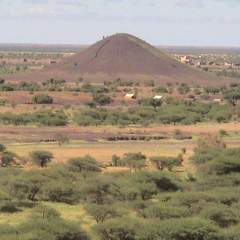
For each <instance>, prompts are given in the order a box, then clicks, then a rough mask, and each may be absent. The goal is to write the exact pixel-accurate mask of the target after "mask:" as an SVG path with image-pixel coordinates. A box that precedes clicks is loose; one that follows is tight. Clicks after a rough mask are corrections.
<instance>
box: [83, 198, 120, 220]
mask: <svg viewBox="0 0 240 240" xmlns="http://www.w3.org/2000/svg"><path fill="white" fill-rule="evenodd" d="M84 209H85V211H86V212H87V213H88V214H89V215H90V216H91V217H92V218H93V219H94V220H95V221H96V222H97V223H99V222H104V221H106V220H107V219H110V218H115V217H118V216H119V213H118V211H117V210H116V206H111V205H110V206H109V204H100V205H99V204H96V203H91V204H87V205H85V207H84Z"/></svg>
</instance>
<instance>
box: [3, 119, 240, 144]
mask: <svg viewBox="0 0 240 240" xmlns="http://www.w3.org/2000/svg"><path fill="white" fill-rule="evenodd" d="M176 129H179V130H180V131H181V132H183V133H186V134H189V135H191V136H192V135H198V136H199V135H203V134H208V133H209V134H216V133H218V132H219V130H221V129H224V130H225V131H226V132H227V133H234V134H240V123H223V124H217V123H214V124H201V125H200V124H199V125H190V126H182V125H175V126H174V125H169V126H164V125H161V126H151V127H127V128H117V127H106V126H105V127H104V126H99V127H78V126H66V127H30V126H1V127H0V140H1V141H4V142H47V141H52V140H53V138H54V135H55V134H56V133H59V132H60V133H62V134H64V135H66V136H68V137H69V139H72V140H84V141H91V142H93V141H96V140H98V139H104V140H108V138H112V137H126V136H128V137H129V139H130V140H131V137H137V138H139V137H141V136H145V137H146V136H156V137H164V138H171V137H172V134H173V132H174V130H176ZM123 140H124V139H123Z"/></svg>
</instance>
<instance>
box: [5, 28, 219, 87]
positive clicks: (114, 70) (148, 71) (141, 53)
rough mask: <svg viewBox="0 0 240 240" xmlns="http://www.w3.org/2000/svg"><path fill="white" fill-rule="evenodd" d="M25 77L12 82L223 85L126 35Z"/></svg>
mask: <svg viewBox="0 0 240 240" xmlns="http://www.w3.org/2000/svg"><path fill="white" fill-rule="evenodd" d="M21 75H22V77H21ZM21 75H18V76H12V79H13V80H14V79H19V80H20V78H25V79H26V77H27V76H28V77H27V79H29V78H31V76H32V80H33V81H34V80H35V81H42V80H46V79H49V78H63V79H65V80H66V81H67V82H76V80H77V79H78V78H79V77H82V78H83V79H84V80H90V81H91V82H95V83H101V82H103V81H104V80H115V79H116V78H121V79H123V80H132V81H141V80H150V79H151V80H154V81H155V82H156V83H157V84H162V83H166V82H167V81H172V82H194V83H196V84H201V83H202V84H211V83H209V81H212V82H214V84H216V83H219V82H218V81H219V79H218V78H217V77H215V76H213V75H210V74H207V73H204V72H203V71H200V70H196V69H194V68H192V67H190V66H187V65H184V64H182V63H181V62H179V61H177V60H176V59H174V58H172V57H171V56H169V55H167V54H165V53H163V52H161V51H160V50H158V49H157V48H155V47H154V46H152V45H150V44H148V43H146V42H145V41H143V40H141V39H139V38H137V37H135V36H132V35H130V34H125V33H118V34H115V35H112V36H109V37H106V38H104V39H102V40H101V41H98V42H96V43H95V44H93V45H91V46H90V47H88V48H87V49H86V50H84V51H83V52H80V53H77V54H75V55H73V56H71V57H68V58H65V59H64V60H62V61H60V62H59V63H57V64H54V65H51V66H49V67H46V68H44V69H42V70H40V71H39V72H35V73H34V74H33V73H29V74H21ZM8 78H9V77H8ZM9 80H11V79H10V78H9Z"/></svg>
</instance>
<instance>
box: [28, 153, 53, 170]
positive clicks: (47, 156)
mask: <svg viewBox="0 0 240 240" xmlns="http://www.w3.org/2000/svg"><path fill="white" fill-rule="evenodd" d="M30 157H31V158H32V160H33V162H34V163H35V164H37V165H39V166H40V167H45V166H46V165H47V164H48V163H50V162H51V161H52V159H53V154H52V153H51V152H49V151H44V150H36V151H33V152H31V153H30Z"/></svg>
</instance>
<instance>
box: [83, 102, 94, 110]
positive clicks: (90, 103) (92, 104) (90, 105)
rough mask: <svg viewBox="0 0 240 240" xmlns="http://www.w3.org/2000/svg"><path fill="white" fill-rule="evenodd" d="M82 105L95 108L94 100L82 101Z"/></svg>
mask: <svg viewBox="0 0 240 240" xmlns="http://www.w3.org/2000/svg"><path fill="white" fill-rule="evenodd" d="M84 105H85V106H87V107H89V108H96V103H95V102H94V101H87V102H85V103H84Z"/></svg>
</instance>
